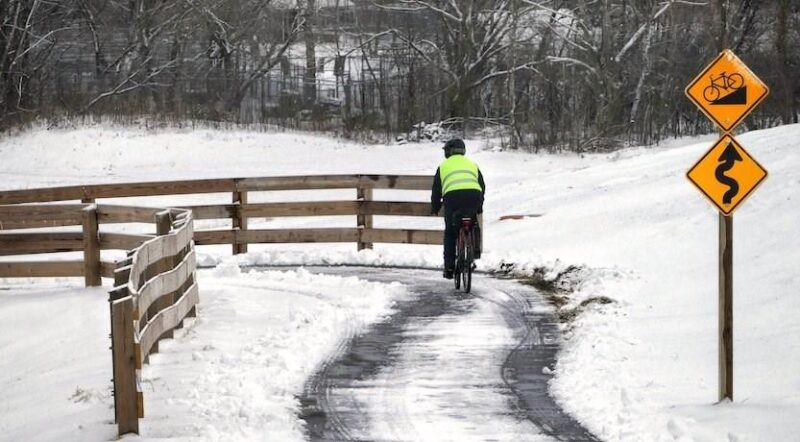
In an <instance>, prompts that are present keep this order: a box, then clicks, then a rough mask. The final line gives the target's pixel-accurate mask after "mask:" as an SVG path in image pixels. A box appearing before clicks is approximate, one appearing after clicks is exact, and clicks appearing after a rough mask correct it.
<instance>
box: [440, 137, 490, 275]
mask: <svg viewBox="0 0 800 442" xmlns="http://www.w3.org/2000/svg"><path fill="white" fill-rule="evenodd" d="M442 149H444V157H445V160H444V161H442V163H441V164H440V165H439V168H438V169H436V175H434V177H433V188H432V189H431V214H434V215H436V214H438V213H439V210H440V209H441V208H442V202H443V201H444V273H443V275H442V276H444V277H445V278H447V279H453V263H454V262H455V259H456V236H457V235H458V226H457V225H455V222H457V221H458V220H457V219H455V218H456V214H460V215H477V214H480V213H483V196H484V194H485V193H486V184H485V183H484V182H483V174H482V173H481V171H480V169H479V168H478V165H477V164H476V163H475V162H473V161H471V160H470V159H469V158H467V157H465V156H464V154H465V153H466V152H467V148H466V146H465V145H464V141H462V140H460V139H458V138H454V139H452V140H450V141H448V142H447V143H445V144H444V147H443V148H442ZM477 238H480V237H479V236H478V237H477ZM476 243H477V245H476V250H475V257H476V258H478V257H480V239H478V240H477V241H476Z"/></svg>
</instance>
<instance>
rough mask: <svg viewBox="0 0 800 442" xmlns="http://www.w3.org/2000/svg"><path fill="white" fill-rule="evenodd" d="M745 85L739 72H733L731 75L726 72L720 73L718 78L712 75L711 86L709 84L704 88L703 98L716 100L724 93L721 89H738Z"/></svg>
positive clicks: (710, 100)
mask: <svg viewBox="0 0 800 442" xmlns="http://www.w3.org/2000/svg"><path fill="white" fill-rule="evenodd" d="M742 86H744V78H742V76H741V75H739V74H737V73H735V72H734V73H733V74H730V75H726V74H725V72H723V73H721V74H719V76H717V77H716V78H714V76H713V75H712V76H711V86H707V87H706V88H705V89H703V98H705V99H706V101H708V102H709V103H711V102H714V101H716V100H717V99H719V96H720V94H721V93H722V92H721V91H720V89H724V90H726V91H727V90H728V89H732V90H734V91H735V90H737V89H740V88H741V87H742Z"/></svg>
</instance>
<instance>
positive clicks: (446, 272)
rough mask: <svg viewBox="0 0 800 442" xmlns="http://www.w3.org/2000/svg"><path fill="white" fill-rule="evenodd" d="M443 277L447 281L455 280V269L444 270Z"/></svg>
mask: <svg viewBox="0 0 800 442" xmlns="http://www.w3.org/2000/svg"><path fill="white" fill-rule="evenodd" d="M442 276H443V277H444V278H445V279H453V269H444V272H442Z"/></svg>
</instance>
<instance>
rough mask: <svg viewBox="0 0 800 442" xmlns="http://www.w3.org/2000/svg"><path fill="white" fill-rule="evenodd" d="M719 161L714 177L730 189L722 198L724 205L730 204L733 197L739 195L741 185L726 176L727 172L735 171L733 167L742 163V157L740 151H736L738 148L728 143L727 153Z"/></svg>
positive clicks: (723, 153)
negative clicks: (739, 162) (738, 162)
mask: <svg viewBox="0 0 800 442" xmlns="http://www.w3.org/2000/svg"><path fill="white" fill-rule="evenodd" d="M719 161H720V164H719V166H717V170H716V172H715V174H714V176H715V177H716V178H717V181H719V182H720V183H721V184H723V185H725V186H728V187H729V189H728V191H727V192H725V195H723V196H722V203H723V204H730V203H731V200H732V199H733V197H735V196H736V194H737V193H739V183H737V182H736V180H735V179H733V178H731V177H729V176H726V175H725V172H727V171H729V170H731V169H733V166H734V165H735V164H736V162H737V161H742V157H741V155H739V151H737V150H736V147H734V145H733V143H731V142H728V146H727V147H725V151H724V152H722V155H720V156H719Z"/></svg>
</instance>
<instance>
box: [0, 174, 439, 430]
mask: <svg viewBox="0 0 800 442" xmlns="http://www.w3.org/2000/svg"><path fill="white" fill-rule="evenodd" d="M431 184H432V177H430V176H398V175H388V176H387V175H325V176H288V177H264V178H233V179H210V180H190V181H166V182H150V183H127V184H111V185H88V186H68V187H57V188H41V189H26V190H12V191H0V256H9V255H38V254H48V253H58V252H83V259H82V260H66V261H49V260H48V261H32V260H19V261H0V277H2V278H8V277H80V276H83V277H84V279H85V284H86V286H87V287H88V286H99V285H101V278H102V277H106V278H112V279H113V280H114V288H113V289H112V290H111V291H110V297H109V302H110V310H111V335H112V360H113V362H114V363H113V370H114V405H115V418H116V422H117V423H118V426H119V433H120V434H125V433H129V432H135V433H138V431H139V423H138V419H139V418H141V417H143V416H144V403H143V398H142V393H141V388H140V386H139V382H138V376H139V370H141V368H142V365H143V364H144V363H146V362H147V360H148V356H149V355H150V354H152V353H153V352H157V351H158V341H159V340H160V339H164V338H169V337H172V331H173V330H174V329H176V328H179V327H181V324H182V321H183V319H184V318H186V317H188V316H194V315H195V314H196V305H197V303H198V301H199V299H198V286H197V283H196V279H195V269H196V257H195V251H194V246H195V245H213V244H230V245H231V247H232V251H233V253H234V254H237V253H244V252H246V251H247V246H248V244H257V243H260V244H264V243H306V242H326V243H340V242H355V243H357V245H358V249H359V250H361V249H366V248H371V247H372V244H373V243H405V244H434V245H438V244H441V243H442V231H441V230H420V229H378V228H374V227H373V219H374V216H433V215H431V214H430V204H429V203H427V202H424V203H423V202H402V201H375V200H374V199H373V191H374V190H375V189H399V190H420V191H429V190H430V187H431ZM314 189H354V190H355V195H354V197H355V198H354V199H353V200H336V201H311V202H279V203H249V202H248V199H249V193H250V192H267V191H280V190H314ZM212 193H229V194H230V195H231V197H230V203H220V204H207V205H193V206H187V207H182V208H173V209H159V208H147V207H133V206H128V205H124V206H123V205H111V204H98V203H97V200H99V199H108V198H127V197H141V196H169V195H189V194H212ZM77 201H80V203H77ZM55 202H58V203H59V204H53V203H55ZM64 202H69V203H64ZM42 203H48V204H42ZM333 215H353V216H355V217H356V223H355V225H354V226H353V227H352V228H315V229H268V230H267V229H261V230H252V229H249V228H248V227H249V220H251V219H253V218H275V217H296V216H333ZM197 219H201V220H208V219H229V220H231V228H229V229H211V230H200V231H196V230H195V229H194V220H197ZM120 223H155V226H156V229H155V230H156V231H155V234H150V233H148V234H129V233H113V232H105V231H101V229H100V226H101V225H103V224H120ZM78 226H80V231H65V230H64V229H63V228H68V227H78ZM9 231H10V232H9ZM114 249H116V250H126V251H127V258H125V259H122V260H119V261H117V262H109V261H103V260H102V259H101V254H100V252H101V250H114Z"/></svg>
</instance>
